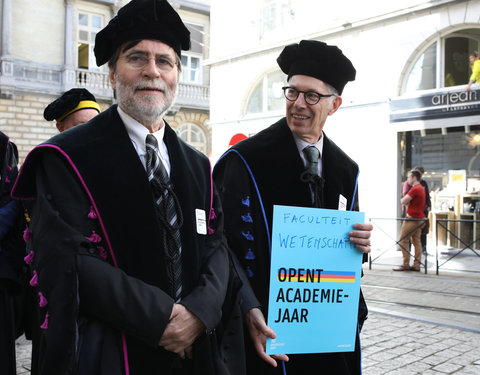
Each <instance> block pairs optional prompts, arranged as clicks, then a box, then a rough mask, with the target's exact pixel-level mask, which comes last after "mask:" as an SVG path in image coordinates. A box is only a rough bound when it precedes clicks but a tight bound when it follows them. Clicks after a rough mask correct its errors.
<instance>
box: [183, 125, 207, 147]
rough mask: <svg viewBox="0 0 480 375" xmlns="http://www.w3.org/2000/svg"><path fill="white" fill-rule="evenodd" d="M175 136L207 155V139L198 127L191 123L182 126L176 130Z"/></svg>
mask: <svg viewBox="0 0 480 375" xmlns="http://www.w3.org/2000/svg"><path fill="white" fill-rule="evenodd" d="M177 134H178V136H179V137H180V138H182V139H183V140H184V141H185V142H187V143H188V144H189V145H190V146H192V147H194V148H195V149H197V150H198V151H200V152H203V153H204V154H205V155H206V154H207V137H206V136H205V133H204V131H203V130H202V128H201V127H200V126H198V125H195V124H191V123H187V124H183V125H181V126H180V127H179V128H178V129H177Z"/></svg>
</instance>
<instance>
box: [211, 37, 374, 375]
mask: <svg viewBox="0 0 480 375" xmlns="http://www.w3.org/2000/svg"><path fill="white" fill-rule="evenodd" d="M277 62H278V64H279V66H280V68H281V69H282V71H283V72H284V73H285V74H287V76H288V86H286V87H284V88H283V91H284V94H285V98H286V117H284V118H282V119H281V120H279V121H278V122H276V123H275V124H273V125H271V126H270V127H268V128H267V129H265V130H263V131H261V132H259V133H258V134H256V135H255V136H253V137H251V138H247V139H246V140H244V141H242V142H240V143H237V144H235V145H234V146H232V147H231V148H230V149H229V150H228V151H227V152H226V153H225V154H224V155H223V156H222V157H221V158H220V160H219V162H218V163H217V165H216V166H215V169H214V179H215V183H216V184H217V187H218V189H219V192H220V195H221V198H222V205H223V208H224V212H225V232H226V235H227V238H228V243H229V245H230V247H231V248H232V250H233V251H234V252H235V254H236V255H237V257H238V259H239V261H240V262H241V263H242V265H243V266H244V269H245V271H246V274H247V276H248V277H249V280H250V284H251V287H252V289H253V292H254V293H253V294H252V293H250V292H249V291H248V290H246V289H247V288H245V287H244V288H243V289H242V290H241V291H240V295H241V297H242V298H241V300H242V306H241V309H242V313H243V314H244V316H245V322H246V325H247V327H248V331H249V332H250V338H246V347H247V348H246V351H247V354H246V355H247V373H248V374H265V375H266V374H282V373H283V374H284V373H285V371H286V373H287V374H289V375H291V374H309V373H322V374H359V373H360V372H361V368H360V367H361V364H360V342H359V338H358V335H357V340H356V345H355V351H353V352H341V353H325V354H303V355H302V354H297V355H290V356H288V357H287V356H286V355H279V356H272V357H270V356H267V355H266V354H265V340H266V337H267V336H268V337H270V338H274V337H275V334H274V332H273V331H272V330H271V329H270V328H269V327H267V326H266V324H265V318H264V314H265V315H266V314H267V307H268V294H269V293H268V288H269V280H270V269H269V267H270V254H269V251H270V245H269V240H270V235H269V233H271V230H272V215H273V205H287V206H301V207H321V208H328V209H348V210H358V209H359V205H358V194H357V192H358V185H357V182H358V172H359V171H358V165H357V164H356V163H355V162H354V161H353V160H352V159H351V158H350V157H348V156H347V155H346V154H345V153H344V152H343V151H342V150H341V149H340V148H339V147H338V146H336V145H335V144H334V143H333V141H331V140H330V139H329V138H328V137H327V136H326V135H325V133H324V132H323V128H324V125H325V122H326V120H327V118H328V116H331V115H333V114H334V113H335V112H336V111H337V109H338V108H339V107H340V105H341V103H342V97H341V94H342V91H343V88H344V86H345V85H346V83H347V82H348V81H353V80H354V79H355V73H356V72H355V68H354V67H353V65H352V63H351V62H350V60H349V59H348V58H347V57H346V56H345V55H344V54H343V53H342V51H341V50H340V49H339V48H338V47H336V46H331V45H327V44H325V43H323V42H320V41H315V40H302V41H301V42H300V43H298V44H291V45H289V46H286V47H285V48H284V49H283V51H282V53H281V54H280V56H279V57H278V59H277ZM311 154H314V155H315V156H314V157H311V156H310V155H311ZM320 155H321V158H319V157H320ZM354 227H355V230H353V231H351V232H350V241H352V242H353V243H355V244H356V246H357V248H358V249H359V250H360V251H363V252H365V253H367V252H369V251H370V231H371V230H372V225H371V224H365V223H357V224H355V225H354ZM366 315H367V307H366V304H365V301H364V300H363V296H361V297H360V303H359V312H358V328H359V329H360V328H361V326H362V323H363V321H364V320H365V318H366ZM277 360H281V361H283V362H282V364H281V365H280V366H278V365H277ZM286 361H288V362H286ZM275 367H276V368H275Z"/></svg>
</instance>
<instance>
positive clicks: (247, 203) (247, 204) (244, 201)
mask: <svg viewBox="0 0 480 375" xmlns="http://www.w3.org/2000/svg"><path fill="white" fill-rule="evenodd" d="M242 204H243V205H244V206H247V207H250V196H249V195H247V197H246V198H245V199H242Z"/></svg>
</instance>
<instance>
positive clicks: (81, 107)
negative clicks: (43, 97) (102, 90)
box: [43, 88, 100, 132]
mask: <svg viewBox="0 0 480 375" xmlns="http://www.w3.org/2000/svg"><path fill="white" fill-rule="evenodd" d="M99 113H100V106H99V105H98V103H97V101H96V99H95V96H93V94H92V93H90V91H88V90H87V89H83V88H74V89H71V90H68V91H67V92H65V93H63V95H62V96H60V97H59V98H57V99H55V100H54V101H53V102H51V103H50V104H49V105H48V106H47V107H46V108H45V110H44V111H43V117H44V118H45V120H47V121H53V120H55V121H56V123H55V124H56V126H57V129H58V131H59V132H63V131H65V130H68V129H70V128H73V127H74V126H77V125H79V124H83V123H84V122H87V121H89V120H91V119H92V118H94V117H95V116H96V115H98V114H99Z"/></svg>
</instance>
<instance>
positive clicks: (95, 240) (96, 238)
mask: <svg viewBox="0 0 480 375" xmlns="http://www.w3.org/2000/svg"><path fill="white" fill-rule="evenodd" d="M85 238H86V239H87V240H89V241H90V242H93V243H99V242H101V241H102V237H100V236H99V235H98V234H97V233H95V231H94V230H92V235H91V236H90V237H85Z"/></svg>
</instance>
